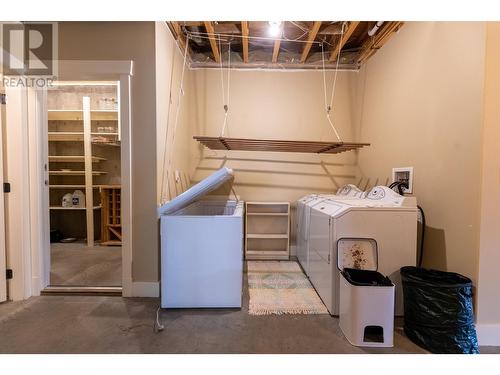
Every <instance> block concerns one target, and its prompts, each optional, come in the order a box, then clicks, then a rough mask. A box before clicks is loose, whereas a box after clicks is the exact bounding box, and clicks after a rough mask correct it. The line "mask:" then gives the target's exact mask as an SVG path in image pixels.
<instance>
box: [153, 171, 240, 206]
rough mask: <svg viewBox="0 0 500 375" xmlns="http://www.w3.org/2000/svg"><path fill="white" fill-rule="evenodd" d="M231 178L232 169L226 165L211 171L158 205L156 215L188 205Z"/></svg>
mask: <svg viewBox="0 0 500 375" xmlns="http://www.w3.org/2000/svg"><path fill="white" fill-rule="evenodd" d="M232 178H233V170H232V169H230V168H226V167H224V168H221V169H219V170H218V171H217V172H215V173H212V174H211V175H210V176H208V177H207V178H205V179H204V180H202V181H200V182H198V183H197V184H196V185H194V186H192V187H191V188H189V189H188V190H186V191H185V192H184V193H182V194H180V195H179V196H177V197H175V198H174V199H172V200H171V201H170V202H168V203H165V204H164V205H162V206H160V208H158V215H159V216H161V215H168V214H171V213H174V212H175V211H178V210H180V209H181V208H184V207H186V206H189V205H190V204H191V203H193V202H195V201H197V200H199V199H201V198H203V196H205V195H206V194H208V193H210V192H211V191H213V190H215V189H217V188H218V187H219V186H221V185H222V184H224V183H225V182H226V181H229V180H230V179H232Z"/></svg>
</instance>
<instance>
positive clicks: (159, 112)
mask: <svg viewBox="0 0 500 375" xmlns="http://www.w3.org/2000/svg"><path fill="white" fill-rule="evenodd" d="M155 29H156V32H155V35H156V117H157V118H156V122H157V139H156V144H157V146H156V147H157V186H158V188H157V190H158V191H157V203H158V204H162V203H165V202H166V201H168V200H170V199H172V198H174V197H176V196H177V195H179V194H180V193H182V192H183V191H184V190H186V189H187V188H188V187H189V185H190V183H191V176H192V172H193V171H192V156H193V152H194V147H195V146H196V145H195V142H194V141H193V139H192V135H193V131H194V130H193V127H194V123H195V116H196V112H195V111H194V109H195V108H196V106H195V104H194V103H195V97H194V95H195V91H194V86H193V75H194V73H193V72H192V71H190V70H189V67H188V65H189V61H188V62H187V64H186V68H185V69H184V51H181V50H180V49H179V47H177V45H176V43H175V40H174V39H173V37H172V34H171V33H170V30H169V29H168V27H167V25H166V24H165V23H164V22H156V26H155ZM183 69H184V80H183V92H184V94H183V95H182V94H180V92H181V91H180V86H181V80H182V75H183ZM179 104H180V107H178V106H179ZM176 171H177V172H178V179H176V178H175V177H176V174H175V173H176Z"/></svg>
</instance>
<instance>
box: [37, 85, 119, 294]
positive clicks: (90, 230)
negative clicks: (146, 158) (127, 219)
mask: <svg viewBox="0 0 500 375" xmlns="http://www.w3.org/2000/svg"><path fill="white" fill-rule="evenodd" d="M47 104H48V106H47V108H48V161H49V163H48V166H49V168H48V175H49V181H48V185H49V205H50V207H49V210H50V230H51V233H50V239H51V285H78V286H93V285H102V284H104V285H110V286H111V285H119V284H120V283H121V276H120V275H121V250H120V246H121V240H122V231H121V209H120V207H121V201H120V197H121V171H120V159H121V158H120V152H121V148H120V141H121V136H120V111H119V89H118V83H115V82H84V83H81V82H79V83H71V82H68V83H62V84H58V85H57V86H55V87H53V88H51V89H50V90H49V91H48V94H47Z"/></svg>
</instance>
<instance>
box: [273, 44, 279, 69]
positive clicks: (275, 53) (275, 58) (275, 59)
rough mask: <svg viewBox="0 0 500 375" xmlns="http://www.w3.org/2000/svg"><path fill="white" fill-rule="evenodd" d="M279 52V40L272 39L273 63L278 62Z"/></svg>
mask: <svg viewBox="0 0 500 375" xmlns="http://www.w3.org/2000/svg"><path fill="white" fill-rule="evenodd" d="M279 53H280V40H279V39H277V40H275V41H274V49H273V63H277V62H278V55H279Z"/></svg>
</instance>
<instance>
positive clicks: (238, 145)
mask: <svg viewBox="0 0 500 375" xmlns="http://www.w3.org/2000/svg"><path fill="white" fill-rule="evenodd" d="M193 139H195V140H197V141H198V142H200V143H201V144H202V145H203V146H205V147H207V148H209V149H211V150H224V151H274V152H302V153H312V154H339V153H341V152H345V151H351V150H356V149H360V148H362V147H364V146H370V144H369V143H350V142H319V141H288V140H277V139H251V138H227V137H204V136H194V137H193Z"/></svg>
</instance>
